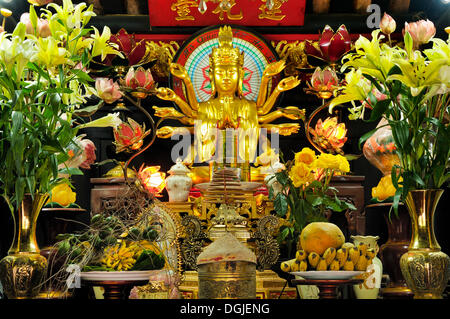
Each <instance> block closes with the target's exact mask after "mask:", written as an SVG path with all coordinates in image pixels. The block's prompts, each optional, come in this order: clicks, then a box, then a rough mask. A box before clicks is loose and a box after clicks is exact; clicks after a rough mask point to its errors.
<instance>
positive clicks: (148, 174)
mask: <svg viewBox="0 0 450 319" xmlns="http://www.w3.org/2000/svg"><path fill="white" fill-rule="evenodd" d="M159 170H160V167H159V166H147V167H145V168H143V166H141V168H140V169H139V172H138V176H139V179H140V181H141V183H142V186H143V187H144V188H145V189H146V190H147V191H149V192H150V193H152V194H154V195H155V196H157V197H158V196H161V195H160V193H161V192H162V191H163V189H164V187H165V186H166V183H165V177H166V174H165V173H162V172H160V171H159Z"/></svg>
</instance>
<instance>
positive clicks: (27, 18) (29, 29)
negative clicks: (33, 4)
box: [20, 12, 34, 34]
mask: <svg viewBox="0 0 450 319" xmlns="http://www.w3.org/2000/svg"><path fill="white" fill-rule="evenodd" d="M20 22H22V23H23V24H25V26H26V33H28V34H33V33H34V28H33V24H32V23H31V20H30V14H29V13H28V12H25V13H23V14H22V15H21V16H20Z"/></svg>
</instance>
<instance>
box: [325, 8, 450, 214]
mask: <svg viewBox="0 0 450 319" xmlns="http://www.w3.org/2000/svg"><path fill="white" fill-rule="evenodd" d="M380 26H381V29H377V30H374V31H373V32H372V37H371V40H369V39H367V38H366V37H364V36H360V37H359V39H358V40H357V41H356V42H355V52H351V53H349V54H347V55H346V56H344V57H343V62H344V64H343V66H342V70H341V71H343V72H344V71H345V72H347V73H346V84H345V85H343V86H342V87H341V89H340V94H339V95H338V96H337V97H336V98H334V99H333V100H332V101H331V103H330V105H329V110H330V112H331V111H332V110H333V108H334V107H335V106H337V105H342V104H346V103H348V102H351V106H350V112H351V115H350V119H364V110H365V108H366V107H367V105H370V106H371V107H370V108H371V109H372V112H371V114H370V117H369V119H368V121H371V122H372V121H379V120H380V119H381V118H384V119H385V120H386V122H387V123H386V124H385V125H389V126H390V127H391V130H392V137H393V140H394V143H395V153H396V154H397V155H398V158H399V164H397V165H394V166H393V167H392V173H391V176H392V184H393V186H394V187H395V189H396V191H395V194H394V197H393V207H394V209H395V211H396V209H397V207H398V203H399V202H400V200H404V199H405V198H406V196H407V194H408V192H409V191H410V190H415V189H438V188H440V187H442V185H444V184H445V183H446V181H447V180H448V179H449V177H450V171H449V165H448V163H449V158H450V144H449V142H448V141H449V140H450V127H449V125H448V123H449V100H450V99H449V94H448V92H449V88H450V40H447V41H444V40H442V39H437V38H433V36H434V34H435V32H436V29H435V27H434V25H433V23H432V22H431V21H428V20H427V21H424V20H421V21H418V22H413V23H405V28H404V29H403V35H404V36H403V43H401V44H397V45H392V44H391V40H390V37H388V39H387V41H385V36H384V35H383V34H381V33H382V32H383V33H385V34H387V35H388V36H389V35H390V33H392V32H393V30H395V21H394V20H393V19H392V18H391V17H390V16H389V15H387V14H385V16H384V17H383V20H382V21H381V24H380ZM428 42H432V44H431V48H428V49H423V50H421V47H423V45H424V44H427V43H428ZM374 92H376V93H374ZM380 96H382V97H383V98H380ZM355 102H362V103H361V104H358V105H356V104H355ZM381 127H383V126H380V127H378V128H377V129H380V128H381ZM375 130H376V129H375ZM375 130H373V131H370V132H368V133H367V134H365V135H363V136H362V137H361V139H360V143H362V142H364V141H365V140H366V139H367V138H369V137H370V136H371V135H372V134H373V133H374V131H375ZM400 178H401V179H402V180H400Z"/></svg>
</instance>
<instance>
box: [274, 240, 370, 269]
mask: <svg viewBox="0 0 450 319" xmlns="http://www.w3.org/2000/svg"><path fill="white" fill-rule="evenodd" d="M375 255H376V252H375V249H373V248H368V247H367V245H366V244H364V243H359V244H358V245H357V246H355V245H354V244H353V243H348V242H347V243H344V244H343V245H342V246H341V247H340V248H338V249H336V248H333V247H329V248H327V249H326V250H325V252H324V253H323V254H322V255H319V254H317V253H315V252H311V253H309V254H308V253H306V252H305V251H304V250H298V251H297V252H296V254H295V258H294V259H290V260H287V261H285V262H282V263H281V266H280V267H281V270H282V271H284V272H296V271H307V270H317V271H325V270H333V271H338V270H346V271H353V270H358V271H365V270H366V269H367V267H368V266H369V265H370V264H372V259H373V258H374V257H375Z"/></svg>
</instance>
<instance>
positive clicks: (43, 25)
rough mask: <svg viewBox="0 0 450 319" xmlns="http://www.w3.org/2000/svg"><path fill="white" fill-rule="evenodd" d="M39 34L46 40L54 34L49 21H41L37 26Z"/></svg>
mask: <svg viewBox="0 0 450 319" xmlns="http://www.w3.org/2000/svg"><path fill="white" fill-rule="evenodd" d="M37 32H38V34H39V36H40V37H41V38H46V37H48V36H50V35H51V34H52V31H51V30H50V25H49V23H48V21H47V20H45V19H39V20H38V25H37Z"/></svg>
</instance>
